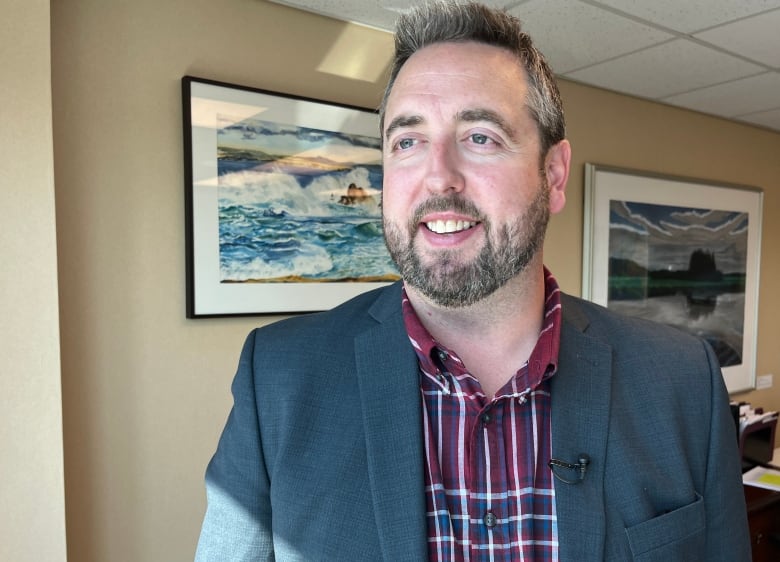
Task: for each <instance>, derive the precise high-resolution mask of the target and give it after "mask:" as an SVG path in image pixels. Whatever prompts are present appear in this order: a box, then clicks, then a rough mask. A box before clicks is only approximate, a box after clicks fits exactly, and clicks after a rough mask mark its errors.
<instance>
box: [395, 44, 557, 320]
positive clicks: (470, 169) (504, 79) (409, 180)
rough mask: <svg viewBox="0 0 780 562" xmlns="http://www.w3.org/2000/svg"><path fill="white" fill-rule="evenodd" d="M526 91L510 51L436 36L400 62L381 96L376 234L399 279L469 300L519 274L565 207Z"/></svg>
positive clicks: (448, 300)
mask: <svg viewBox="0 0 780 562" xmlns="http://www.w3.org/2000/svg"><path fill="white" fill-rule="evenodd" d="M526 91H527V88H526V79H525V75H524V72H523V70H522V69H521V67H520V66H519V63H518V62H517V60H516V59H515V58H514V57H513V55H512V54H511V53H509V52H508V51H506V50H504V49H500V48H496V47H492V46H488V45H484V44H480V43H473V42H469V43H440V44H435V45H431V46H429V47H426V48H424V49H422V50H420V51H418V52H417V53H415V54H414V55H413V56H412V57H411V58H410V59H409V60H408V61H407V62H406V64H405V65H404V66H403V68H402V69H401V71H400V73H399V74H398V78H397V80H396V82H395V84H394V86H393V88H392V91H391V93H390V96H389V98H388V102H387V107H386V111H385V117H384V123H385V130H384V131H383V137H384V149H383V163H384V186H383V199H382V211H383V220H384V230H385V240H386V243H387V247H388V249H389V251H390V254H391V256H392V257H393V260H394V261H395V262H396V265H397V266H398V268H399V271H400V273H401V275H402V276H403V277H404V279H405V280H406V282H407V283H408V284H409V285H411V286H412V287H414V288H416V289H417V290H419V291H420V292H421V293H422V294H424V295H425V296H426V297H427V298H429V299H430V300H432V301H433V302H435V303H437V304H439V305H441V306H448V307H457V306H467V305H470V304H473V303H475V302H477V301H479V300H481V299H483V298H485V297H487V296H488V295H490V294H492V293H493V292H494V291H495V290H496V289H498V288H500V287H501V286H503V285H504V284H505V283H506V282H507V281H509V280H510V279H512V278H513V277H515V276H517V275H518V274H519V273H520V272H522V271H523V269H524V268H525V267H526V266H527V265H528V263H529V262H530V261H531V260H532V259H534V257H535V256H536V255H537V252H539V251H540V250H541V248H542V243H543V240H544V233H545V229H546V225H547V221H548V218H549V215H550V212H551V210H553V211H555V212H557V211H558V210H560V208H562V207H563V195H562V193H561V194H560V195H559V194H558V193H557V192H556V193H554V194H553V200H552V201H551V198H550V190H549V189H548V187H547V183H546V181H545V174H544V172H543V171H541V170H542V167H543V165H544V162H542V161H541V157H540V147H539V134H538V131H537V128H536V123H535V122H534V120H533V119H532V118H531V116H530V114H529V112H528V110H527V109H526V107H525V104H524V100H525V98H526Z"/></svg>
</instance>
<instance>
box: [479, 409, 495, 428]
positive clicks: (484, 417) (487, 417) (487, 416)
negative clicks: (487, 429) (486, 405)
mask: <svg viewBox="0 0 780 562" xmlns="http://www.w3.org/2000/svg"><path fill="white" fill-rule="evenodd" d="M480 419H481V420H482V423H483V424H485V425H487V424H489V423H490V420H491V419H492V418H491V417H490V413H488V412H485V413H484V414H482V415H481V416H480Z"/></svg>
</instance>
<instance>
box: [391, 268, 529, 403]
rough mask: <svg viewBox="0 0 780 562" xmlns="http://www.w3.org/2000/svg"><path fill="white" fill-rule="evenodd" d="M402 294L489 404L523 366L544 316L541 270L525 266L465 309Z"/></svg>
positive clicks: (415, 294)
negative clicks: (516, 274)
mask: <svg viewBox="0 0 780 562" xmlns="http://www.w3.org/2000/svg"><path fill="white" fill-rule="evenodd" d="M406 291H407V295H408V296H409V300H410V302H411V303H412V306H413V307H414V309H415V312H416V313H417V315H418V316H419V318H420V321H421V322H422V324H423V325H424V326H425V328H426V329H427V330H428V332H430V334H431V335H432V336H433V337H434V338H435V339H436V341H438V342H439V343H441V344H442V345H444V346H446V347H448V348H449V349H452V350H453V351H455V352H456V353H457V354H458V356H459V357H460V358H461V360H463V362H464V364H465V365H466V367H467V369H468V370H469V372H470V373H471V374H472V375H474V376H475V377H476V378H477V379H478V380H479V381H480V384H481V385H482V389H483V391H484V392H485V394H486V396H488V398H489V399H491V398H492V397H493V396H494V395H495V392H496V391H497V390H498V389H499V388H500V387H501V386H503V384H504V383H506V381H507V380H509V378H510V377H511V376H512V375H514V373H515V372H516V371H517V370H518V369H519V368H520V366H521V365H523V364H524V363H525V362H526V361H527V360H528V357H529V356H530V355H531V352H532V351H533V349H534V347H535V345H536V341H537V340H538V338H539V331H540V330H541V327H542V320H543V314H544V273H543V270H542V266H541V264H538V265H537V266H536V267H532V266H531V264H529V267H527V268H526V269H525V270H524V271H523V272H522V273H521V274H520V275H518V277H516V278H514V279H512V280H511V281H510V282H509V283H507V284H506V285H505V286H504V287H501V288H500V289H499V290H498V291H496V292H495V293H493V294H492V295H490V296H488V297H487V298H485V299H483V300H482V301H480V302H477V303H475V304H473V305H470V306H466V307H459V308H449V307H442V306H439V305H437V304H435V303H433V302H431V301H430V300H429V299H427V298H426V297H425V296H424V295H422V294H420V293H419V292H418V291H417V290H416V289H414V288H413V287H409V286H407V287H406Z"/></svg>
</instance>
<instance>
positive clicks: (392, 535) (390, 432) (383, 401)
mask: <svg viewBox="0 0 780 562" xmlns="http://www.w3.org/2000/svg"><path fill="white" fill-rule="evenodd" d="M389 299H390V300H389ZM400 304H401V296H400V292H399V291H397V290H395V291H394V290H389V291H384V292H383V293H382V296H381V297H380V299H379V301H378V303H377V306H375V307H374V312H373V314H374V316H375V318H377V320H378V321H379V322H380V323H379V324H378V325H377V326H376V327H375V328H373V329H371V330H368V331H366V332H364V333H363V334H361V335H359V336H358V337H357V338H356V340H355V359H356V364H357V373H358V385H359V387H360V389H359V390H360V400H361V407H362V412H363V426H364V428H365V435H366V451H367V455H368V471H369V478H370V486H371V490H372V494H373V501H374V512H375V514H376V524H377V528H378V530H379V536H380V544H381V545H382V554H383V558H384V560H386V561H392V562H395V561H404V560H408V561H415V562H419V561H420V560H425V559H426V557H427V554H426V552H427V548H426V536H427V530H426V521H425V493H424V487H425V479H424V475H423V468H424V463H425V461H424V456H423V455H424V453H423V438H422V412H421V408H422V405H421V399H420V387H419V375H418V365H417V357H416V355H415V354H414V351H413V349H412V347H411V344H410V343H409V340H408V338H407V336H406V330H405V328H404V324H403V316H402V314H401V306H400Z"/></svg>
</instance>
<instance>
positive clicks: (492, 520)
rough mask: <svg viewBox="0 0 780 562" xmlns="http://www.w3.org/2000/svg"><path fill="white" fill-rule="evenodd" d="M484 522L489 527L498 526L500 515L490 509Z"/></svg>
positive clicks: (483, 519)
mask: <svg viewBox="0 0 780 562" xmlns="http://www.w3.org/2000/svg"><path fill="white" fill-rule="evenodd" d="M482 522H483V523H484V524H485V526H486V527H489V528H490V529H492V528H493V527H495V526H496V523H498V517H496V514H495V513H493V512H492V511H488V512H487V513H486V514H485V517H483V518H482Z"/></svg>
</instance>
